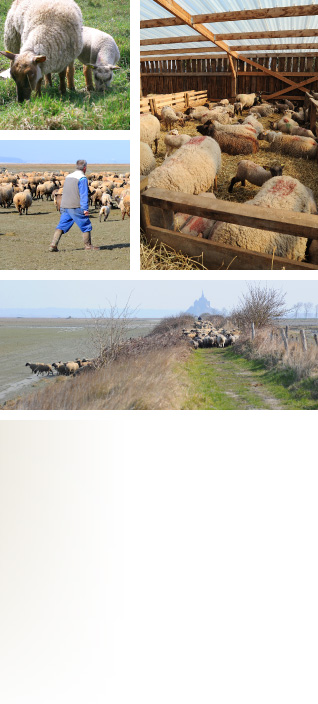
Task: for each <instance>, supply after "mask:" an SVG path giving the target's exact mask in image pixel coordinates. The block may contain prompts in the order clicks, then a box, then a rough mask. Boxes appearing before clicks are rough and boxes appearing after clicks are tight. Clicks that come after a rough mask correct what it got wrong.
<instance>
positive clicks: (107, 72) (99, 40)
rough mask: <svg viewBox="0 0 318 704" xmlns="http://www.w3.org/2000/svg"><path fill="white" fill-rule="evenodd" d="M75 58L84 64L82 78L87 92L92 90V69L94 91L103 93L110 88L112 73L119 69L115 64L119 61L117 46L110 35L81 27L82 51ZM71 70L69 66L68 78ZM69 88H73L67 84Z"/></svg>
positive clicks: (98, 30) (91, 28)
mask: <svg viewBox="0 0 318 704" xmlns="http://www.w3.org/2000/svg"><path fill="white" fill-rule="evenodd" d="M77 58H78V60H79V61H81V63H82V64H84V76H85V82H86V88H87V90H88V91H92V90H94V83H93V77H92V69H93V73H94V79H95V89H96V90H97V91H103V90H105V89H106V88H109V87H110V85H111V82H112V80H113V71H115V69H118V68H119V66H117V63H118V61H119V59H120V53H119V49H118V46H117V44H116V42H115V39H113V37H112V36H111V35H110V34H106V32H102V31H101V30H100V29H94V28H93V27H83V49H82V51H81V53H80V54H79V56H78V57H77ZM72 70H73V69H72V67H71V66H70V67H69V76H70V75H72ZM69 80H70V78H69ZM71 87H73V86H71V85H70V82H69V88H71Z"/></svg>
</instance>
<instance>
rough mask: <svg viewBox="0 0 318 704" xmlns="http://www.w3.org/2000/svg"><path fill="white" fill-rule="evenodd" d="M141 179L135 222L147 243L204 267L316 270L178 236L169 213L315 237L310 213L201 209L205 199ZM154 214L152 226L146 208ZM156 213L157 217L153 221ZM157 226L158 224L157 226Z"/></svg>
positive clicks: (228, 206) (217, 205) (218, 204)
mask: <svg viewBox="0 0 318 704" xmlns="http://www.w3.org/2000/svg"><path fill="white" fill-rule="evenodd" d="M146 186H147V179H144V180H143V182H142V184H141V191H142V193H141V206H142V211H141V224H142V227H143V230H144V232H145V235H146V238H147V239H148V241H149V242H153V243H155V242H157V243H163V244H166V245H168V246H169V247H172V248H173V249H175V250H176V251H177V252H182V253H183V254H186V255H188V256H191V257H200V258H201V257H202V255H203V264H204V266H205V267H207V268H208V269H220V268H225V269H226V268H228V267H230V268H231V270H232V269H238V270H241V269H295V270H299V269H300V270H308V269H310V270H311V269H313V270H318V266H315V265H313V264H306V263H304V262H297V261H295V260H292V259H287V258H283V257H276V256H273V257H272V256H271V255H269V254H262V253H261V252H253V251H250V250H247V249H242V248H239V247H232V246H230V245H225V244H220V243H218V242H214V241H213V240H205V239H201V238H198V237H192V236H190V235H185V234H182V232H179V231H175V230H173V229H172V227H171V222H173V213H176V212H181V213H188V214H189V215H196V216H198V217H203V218H209V219H210V220H221V221H224V222H231V223H236V224H239V225H245V226H246V227H256V228H259V229H261V230H271V231H273V232H282V233H285V234H287V235H297V236H299V237H306V238H310V239H318V219H317V216H316V215H307V213H298V212H292V213H291V212H290V211H288V210H283V211H280V210H274V209H273V210H269V209H268V208H255V207H254V206H251V205H249V204H248V203H233V202H231V201H222V200H214V201H213V204H209V205H207V201H206V199H205V198H200V196H192V195H189V194H187V193H175V192H172V191H167V190H161V189H158V188H150V189H148V190H144V189H145V188H146ZM153 208H154V211H155V212H156V225H154V224H153V220H152V212H153V211H152V209H153ZM158 215H159V217H158ZM158 222H160V226H159V227H158V226H157V224H158Z"/></svg>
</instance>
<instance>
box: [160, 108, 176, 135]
mask: <svg viewBox="0 0 318 704" xmlns="http://www.w3.org/2000/svg"><path fill="white" fill-rule="evenodd" d="M161 119H162V122H164V124H165V126H166V128H167V130H168V129H170V130H171V127H172V125H174V124H175V123H176V122H179V118H178V117H177V115H176V113H175V111H174V110H173V108H171V107H170V105H166V106H164V107H163V108H162V110H161Z"/></svg>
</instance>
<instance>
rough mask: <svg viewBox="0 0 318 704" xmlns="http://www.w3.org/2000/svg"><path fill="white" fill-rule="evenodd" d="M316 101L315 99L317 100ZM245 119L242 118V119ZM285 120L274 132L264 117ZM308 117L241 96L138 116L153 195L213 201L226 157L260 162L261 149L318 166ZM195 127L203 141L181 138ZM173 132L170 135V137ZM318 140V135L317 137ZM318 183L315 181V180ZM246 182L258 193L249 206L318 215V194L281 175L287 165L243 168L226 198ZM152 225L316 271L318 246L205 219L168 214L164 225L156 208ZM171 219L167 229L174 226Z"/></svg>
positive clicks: (244, 164)
mask: <svg viewBox="0 0 318 704" xmlns="http://www.w3.org/2000/svg"><path fill="white" fill-rule="evenodd" d="M314 97H315V94H314ZM243 111H247V114H245V115H244V119H243V118H240V117H239V115H242V114H243ZM273 113H280V119H279V120H278V121H276V122H274V121H272V122H271V124H270V126H271V129H270V130H265V129H264V126H263V124H262V122H261V121H260V120H261V119H262V118H264V117H268V116H270V115H272V114H273ZM308 119H309V117H308V109H307V108H305V106H304V107H303V108H299V109H298V110H297V109H295V107H294V105H293V103H291V102H290V101H288V100H284V101H283V102H281V103H277V102H276V105H272V104H269V103H266V102H262V97H261V95H260V94H256V93H251V94H245V95H242V94H241V95H237V96H236V100H235V102H234V104H230V102H229V100H227V99H224V100H221V101H220V102H219V103H218V104H208V103H206V104H205V105H201V106H198V107H192V108H191V107H190V108H188V109H187V110H186V111H185V112H184V113H182V112H176V111H175V110H174V109H173V108H172V107H170V106H167V107H164V108H162V111H161V114H158V113H157V114H156V115H152V114H150V113H148V114H145V115H142V116H141V120H140V123H141V127H140V139H141V147H140V172H141V177H142V178H144V177H146V176H148V188H150V187H155V188H160V189H166V190H170V191H179V192H184V193H189V194H191V195H200V196H201V197H202V196H204V197H205V198H207V199H208V200H210V201H212V203H211V204H213V199H215V195H214V193H212V192H211V191H212V189H213V188H214V190H216V188H217V175H218V173H219V172H220V170H221V166H222V153H226V154H230V155H233V156H235V155H240V154H242V155H243V156H245V155H254V154H255V155H256V154H257V152H258V151H259V150H260V149H262V141H264V140H265V141H266V142H268V143H269V145H270V146H269V150H270V151H271V152H275V153H276V154H277V155H281V154H285V155H289V156H291V157H296V158H302V159H311V160H313V161H315V162H317V161H318V143H317V136H315V135H314V134H313V132H312V131H311V130H310V129H309V125H308ZM189 120H192V121H196V122H197V123H199V124H197V126H196V130H197V132H198V133H199V134H198V136H191V135H189V134H186V133H185V132H183V133H182V134H179V133H178V130H177V128H176V126H177V124H180V125H182V126H184V125H185V124H186V122H187V121H189ZM163 128H164V130H165V133H164V142H165V146H166V155H165V160H164V162H163V163H162V164H161V165H160V166H157V164H156V158H155V155H154V153H153V146H154V148H155V154H156V153H157V150H158V142H159V139H160V136H161V131H162V130H163ZM171 128H172V129H171ZM317 134H318V133H317ZM317 175H318V173H317ZM246 181H248V182H250V183H251V184H254V185H255V186H258V187H259V188H260V190H259V191H258V193H257V195H256V196H255V197H254V198H253V199H252V200H250V201H248V204H249V205H253V206H259V207H263V208H275V209H276V210H291V211H297V212H303V213H312V214H316V213H317V206H316V203H315V199H314V195H313V192H312V191H311V190H310V189H309V188H307V187H306V185H305V184H303V183H301V182H300V181H299V180H298V179H296V178H292V177H291V176H288V175H283V164H281V163H280V161H277V160H273V161H272V163H270V164H269V165H268V166H267V168H263V167H262V166H261V165H259V164H257V163H255V162H254V161H252V160H250V159H245V160H242V161H240V162H239V164H238V168H237V172H236V174H235V175H233V178H232V180H231V182H230V184H229V188H228V190H229V192H230V193H231V192H232V191H233V188H234V186H235V184H236V183H238V182H241V184H242V185H243V186H244V185H245V182H246ZM150 210H151V222H152V224H153V225H158V226H161V227H162V226H165V227H168V226H169V227H170V229H175V230H178V231H181V232H182V233H184V234H187V235H193V236H197V237H198V236H199V237H203V238H205V239H210V240H213V241H215V242H218V243H224V244H227V245H231V246H235V247H242V248H244V249H248V250H253V251H256V252H263V253H266V254H270V255H272V254H273V252H275V255H276V256H281V257H288V258H290V259H295V260H299V261H301V260H304V259H305V257H307V259H308V260H309V261H310V262H311V263H313V264H318V243H317V240H313V241H312V242H310V241H307V240H306V238H305V237H297V236H291V235H287V234H282V233H274V232H271V231H267V230H260V229H256V228H250V227H246V226H242V225H235V224H231V223H225V222H217V221H213V220H209V219H206V218H201V217H196V216H190V215H185V214H182V213H176V214H175V215H174V214H173V213H172V211H165V225H163V224H162V222H161V220H160V217H161V215H160V211H159V210H158V208H157V209H155V208H151V209H150ZM169 218H170V222H169Z"/></svg>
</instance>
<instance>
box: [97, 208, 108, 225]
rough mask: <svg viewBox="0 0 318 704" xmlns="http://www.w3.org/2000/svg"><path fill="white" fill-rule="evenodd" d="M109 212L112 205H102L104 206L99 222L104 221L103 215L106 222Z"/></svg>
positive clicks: (100, 212)
mask: <svg viewBox="0 0 318 704" xmlns="http://www.w3.org/2000/svg"><path fill="white" fill-rule="evenodd" d="M109 213H110V206H109V205H102V207H101V209H100V211H99V222H102V217H104V222H105V221H106V220H107V218H108V216H109Z"/></svg>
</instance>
